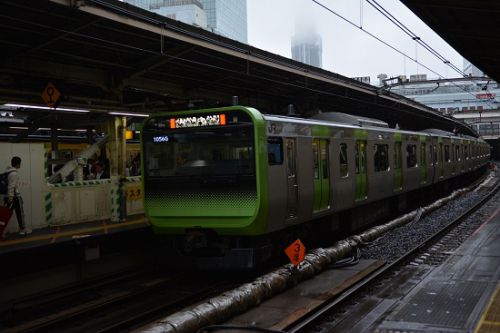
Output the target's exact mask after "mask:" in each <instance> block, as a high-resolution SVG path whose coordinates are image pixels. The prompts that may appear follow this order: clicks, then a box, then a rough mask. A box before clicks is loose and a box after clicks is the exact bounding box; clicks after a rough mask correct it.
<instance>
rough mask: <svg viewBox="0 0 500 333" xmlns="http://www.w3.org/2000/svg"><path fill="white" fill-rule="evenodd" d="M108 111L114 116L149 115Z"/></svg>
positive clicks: (146, 115)
mask: <svg viewBox="0 0 500 333" xmlns="http://www.w3.org/2000/svg"><path fill="white" fill-rule="evenodd" d="M108 113H109V114H112V115H114V116H128V117H144V118H147V117H149V114H143V113H127V112H108Z"/></svg>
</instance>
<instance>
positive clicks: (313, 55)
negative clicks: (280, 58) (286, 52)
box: [292, 31, 323, 68]
mask: <svg viewBox="0 0 500 333" xmlns="http://www.w3.org/2000/svg"><path fill="white" fill-rule="evenodd" d="M292 59H293V60H297V61H300V62H302V63H304V64H308V65H311V66H315V67H318V68H322V66H323V60H322V59H323V46H322V41H321V36H320V35H319V34H317V33H315V32H312V31H310V32H299V33H297V34H295V35H294V36H293V37H292Z"/></svg>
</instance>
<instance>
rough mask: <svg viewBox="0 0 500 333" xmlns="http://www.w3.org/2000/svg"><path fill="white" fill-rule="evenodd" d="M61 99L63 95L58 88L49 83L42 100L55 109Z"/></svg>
mask: <svg viewBox="0 0 500 333" xmlns="http://www.w3.org/2000/svg"><path fill="white" fill-rule="evenodd" d="M60 97H61V93H60V92H59V90H57V88H56V86H54V85H53V84H52V82H49V84H47V87H45V90H44V91H43V92H42V99H43V101H44V102H45V104H47V105H48V106H49V107H51V108H53V107H55V106H56V104H57V101H58V100H59V98H60Z"/></svg>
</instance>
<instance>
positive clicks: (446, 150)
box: [444, 145, 450, 162]
mask: <svg viewBox="0 0 500 333" xmlns="http://www.w3.org/2000/svg"><path fill="white" fill-rule="evenodd" d="M444 160H445V161H446V162H450V146H449V145H444Z"/></svg>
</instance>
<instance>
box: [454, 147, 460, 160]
mask: <svg viewBox="0 0 500 333" xmlns="http://www.w3.org/2000/svg"><path fill="white" fill-rule="evenodd" d="M460 160H461V156H460V145H455V161H460Z"/></svg>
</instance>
